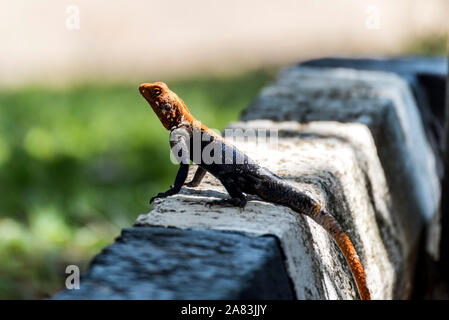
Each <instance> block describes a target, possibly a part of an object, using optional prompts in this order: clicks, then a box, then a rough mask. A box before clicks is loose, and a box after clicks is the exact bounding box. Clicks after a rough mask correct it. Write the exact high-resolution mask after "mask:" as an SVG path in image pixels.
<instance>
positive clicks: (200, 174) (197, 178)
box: [186, 166, 207, 188]
mask: <svg viewBox="0 0 449 320" xmlns="http://www.w3.org/2000/svg"><path fill="white" fill-rule="evenodd" d="M206 173H207V171H206V169H204V168H202V167H200V166H198V169H196V172H195V175H194V176H193V179H192V181H190V182H189V183H186V186H187V187H189V188H195V187H198V186H199V185H200V183H201V180H203V178H204V176H205V175H206Z"/></svg>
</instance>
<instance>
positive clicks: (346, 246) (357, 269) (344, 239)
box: [310, 210, 371, 300]
mask: <svg viewBox="0 0 449 320" xmlns="http://www.w3.org/2000/svg"><path fill="white" fill-rule="evenodd" d="M310 217H311V218H312V219H313V220H314V221H316V222H317V223H318V224H319V225H321V226H322V227H323V228H324V229H326V231H327V232H328V233H329V234H330V235H331V236H332V238H333V239H334V241H335V242H336V243H337V245H338V247H339V248H340V250H341V252H342V253H343V256H344V257H345V259H346V262H347V263H348V265H349V268H350V269H351V273H352V276H353V277H354V280H355V283H356V285H357V290H358V291H359V295H360V299H362V300H371V295H370V292H369V289H368V286H367V285H366V275H365V271H364V269H363V266H362V263H361V262H360V258H359V256H358V254H357V251H356V250H355V248H354V245H353V244H352V242H351V240H350V239H349V237H348V236H347V235H346V234H345V233H344V232H343V230H342V229H341V227H340V225H339V223H338V222H337V220H335V218H334V217H333V216H332V215H331V214H329V213H328V212H326V211H324V210H319V213H317V214H315V215H310Z"/></svg>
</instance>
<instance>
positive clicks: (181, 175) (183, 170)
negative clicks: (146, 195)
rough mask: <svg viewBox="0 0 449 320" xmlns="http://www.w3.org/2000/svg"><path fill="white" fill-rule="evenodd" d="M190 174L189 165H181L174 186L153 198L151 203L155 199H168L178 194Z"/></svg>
mask: <svg viewBox="0 0 449 320" xmlns="http://www.w3.org/2000/svg"><path fill="white" fill-rule="evenodd" d="M188 173H189V165H188V164H184V163H181V165H180V167H179V170H178V174H177V175H176V179H175V183H174V185H173V186H172V187H170V189H168V190H167V191H165V192H160V193H158V194H157V195H156V196H154V197H152V198H151V199H150V203H152V202H153V201H154V199H157V198H166V197H168V196H172V195H174V194H177V193H178V192H179V191H180V190H181V187H182V185H183V184H184V182H185V181H186V179H187V174H188Z"/></svg>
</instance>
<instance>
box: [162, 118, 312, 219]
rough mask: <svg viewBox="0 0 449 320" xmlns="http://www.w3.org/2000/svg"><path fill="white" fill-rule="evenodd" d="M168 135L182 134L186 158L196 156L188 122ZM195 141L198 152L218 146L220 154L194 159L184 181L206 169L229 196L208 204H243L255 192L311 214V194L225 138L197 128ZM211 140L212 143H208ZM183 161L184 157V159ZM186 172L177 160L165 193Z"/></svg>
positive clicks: (178, 183) (199, 177)
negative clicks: (208, 160) (207, 159)
mask: <svg viewBox="0 0 449 320" xmlns="http://www.w3.org/2000/svg"><path fill="white" fill-rule="evenodd" d="M170 136H171V137H174V136H178V137H179V136H180V137H182V138H181V139H184V140H185V141H188V143H187V149H189V152H188V154H189V160H191V161H192V162H194V161H195V159H198V158H199V157H195V156H194V154H193V152H194V150H193V149H194V148H192V146H193V145H194V144H195V141H194V135H193V129H192V127H191V126H189V125H188V124H187V125H186V124H182V125H181V126H180V127H177V128H173V129H172V131H171V132H170ZM176 143H179V140H178V139H176V138H173V139H172V143H171V145H170V146H171V147H172V148H173V147H174V145H175V144H176ZM199 143H200V145H201V148H200V150H198V152H201V155H203V151H204V150H205V149H206V148H207V149H208V150H221V157H220V158H219V161H213V162H212V163H205V161H200V162H199V163H196V164H197V165H198V169H197V172H196V173H195V176H194V178H193V180H192V181H191V182H190V183H189V184H188V185H189V186H192V187H195V186H197V185H199V184H200V182H201V180H202V178H203V177H204V175H205V174H206V172H209V173H210V174H212V175H213V176H214V177H215V178H217V179H218V180H219V181H220V182H221V183H222V184H223V186H224V187H225V189H226V191H227V192H228V193H229V195H230V196H231V198H230V199H226V200H224V201H223V200H221V201H215V202H212V204H219V203H222V204H226V203H229V204H231V205H236V206H240V207H244V206H245V205H246V195H256V196H258V197H260V198H261V199H262V200H265V201H267V202H272V203H276V204H280V205H285V206H288V207H290V208H292V209H293V210H295V211H296V212H299V213H302V214H307V215H311V214H313V213H314V210H316V209H317V206H318V204H317V203H316V202H315V201H314V200H313V199H312V198H310V197H308V196H307V195H305V194H304V193H303V192H301V191H300V190H299V189H297V188H295V187H294V186H292V185H291V184H289V183H288V182H287V181H285V180H284V179H282V178H281V177H279V176H278V175H276V174H274V173H273V172H271V171H270V170H268V169H267V168H264V167H262V166H260V165H259V164H258V163H257V162H255V161H254V160H252V159H251V158H250V157H248V156H247V155H246V154H245V153H243V152H242V151H241V150H239V149H238V148H236V147H235V146H234V145H232V144H230V143H228V142H227V141H226V140H224V139H221V138H217V137H216V136H215V135H211V134H209V133H208V132H207V130H201V137H200V142H199ZM211 144H214V145H215V146H211ZM210 155H211V158H213V157H214V152H213V151H212V152H210ZM178 161H179V162H182V158H181V157H180V158H179V159H178ZM184 162H187V161H185V160H184ZM187 172H188V163H184V164H181V166H180V168H179V171H178V174H177V177H176V179H175V183H174V185H173V189H174V190H173V191H171V190H169V191H167V192H168V194H173V192H175V193H177V192H179V190H180V189H181V187H182V186H183V185H184V183H185V180H186V178H187ZM164 195H165V193H162V194H159V196H161V197H162V196H164ZM318 207H319V206H318Z"/></svg>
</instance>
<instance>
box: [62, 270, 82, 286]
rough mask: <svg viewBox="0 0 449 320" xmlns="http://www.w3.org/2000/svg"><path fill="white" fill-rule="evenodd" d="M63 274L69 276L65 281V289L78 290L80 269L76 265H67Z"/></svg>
mask: <svg viewBox="0 0 449 320" xmlns="http://www.w3.org/2000/svg"><path fill="white" fill-rule="evenodd" d="M65 273H66V274H69V276H68V277H67V278H66V279H65V287H66V288H67V289H69V290H74V289H75V290H77V289H79V288H80V268H79V267H78V266H76V265H73V264H71V265H68V266H67V267H66V268H65Z"/></svg>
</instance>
